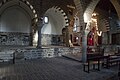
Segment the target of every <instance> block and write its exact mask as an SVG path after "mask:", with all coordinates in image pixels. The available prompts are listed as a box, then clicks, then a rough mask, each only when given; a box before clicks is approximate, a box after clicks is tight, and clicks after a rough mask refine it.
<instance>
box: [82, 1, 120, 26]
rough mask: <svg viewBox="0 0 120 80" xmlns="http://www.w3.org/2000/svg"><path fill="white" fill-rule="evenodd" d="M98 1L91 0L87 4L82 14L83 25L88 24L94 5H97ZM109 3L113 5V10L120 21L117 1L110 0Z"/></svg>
mask: <svg viewBox="0 0 120 80" xmlns="http://www.w3.org/2000/svg"><path fill="white" fill-rule="evenodd" d="M99 1H100V0H93V1H92V2H91V3H90V4H89V6H88V7H87V9H86V10H85V12H84V22H85V23H87V24H88V23H89V21H90V19H91V17H92V13H93V11H94V9H95V7H96V5H97V4H98V3H99ZM110 2H111V3H112V4H113V6H114V8H115V10H116V11H117V14H118V17H119V19H120V10H119V7H120V5H119V3H118V1H117V0H110Z"/></svg>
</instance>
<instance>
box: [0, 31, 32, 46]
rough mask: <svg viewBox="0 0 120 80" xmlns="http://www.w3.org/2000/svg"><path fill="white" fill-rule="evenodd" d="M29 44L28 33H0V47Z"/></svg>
mask: <svg viewBox="0 0 120 80" xmlns="http://www.w3.org/2000/svg"><path fill="white" fill-rule="evenodd" d="M29 44H30V34H28V33H16V32H14V33H11V32H0V46H2V45H17V46H18V45H20V46H29Z"/></svg>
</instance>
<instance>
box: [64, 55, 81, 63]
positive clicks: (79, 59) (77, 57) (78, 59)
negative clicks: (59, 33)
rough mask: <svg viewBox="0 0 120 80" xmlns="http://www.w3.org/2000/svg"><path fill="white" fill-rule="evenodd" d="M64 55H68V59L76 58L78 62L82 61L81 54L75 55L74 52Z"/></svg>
mask: <svg viewBox="0 0 120 80" xmlns="http://www.w3.org/2000/svg"><path fill="white" fill-rule="evenodd" d="M62 56H63V57H66V58H68V59H71V60H75V61H78V62H81V61H82V59H81V56H78V55H74V54H65V55H62Z"/></svg>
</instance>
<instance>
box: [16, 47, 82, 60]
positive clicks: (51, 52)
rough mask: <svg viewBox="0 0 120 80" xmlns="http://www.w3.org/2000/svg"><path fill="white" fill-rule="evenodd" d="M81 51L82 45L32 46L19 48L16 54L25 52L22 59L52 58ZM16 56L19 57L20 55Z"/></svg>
mask: <svg viewBox="0 0 120 80" xmlns="http://www.w3.org/2000/svg"><path fill="white" fill-rule="evenodd" d="M80 51H81V49H80V47H73V48H69V47H59V48H41V49H37V48H30V49H18V50H17V53H16V52H15V54H23V57H22V58H21V59H23V60H27V59H39V58H46V57H47V58H51V57H59V56H62V55H65V54H72V53H79V52H80ZM16 57H19V55H18V56H17V55H16Z"/></svg>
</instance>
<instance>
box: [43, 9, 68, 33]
mask: <svg viewBox="0 0 120 80" xmlns="http://www.w3.org/2000/svg"><path fill="white" fill-rule="evenodd" d="M45 16H48V18H49V23H48V24H45V25H44V26H43V27H42V30H41V32H42V34H55V35H60V34H62V29H63V28H64V27H65V26H66V21H65V18H64V16H63V14H62V13H61V12H60V11H59V10H58V9H56V8H50V9H48V10H47V12H46V14H45Z"/></svg>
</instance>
